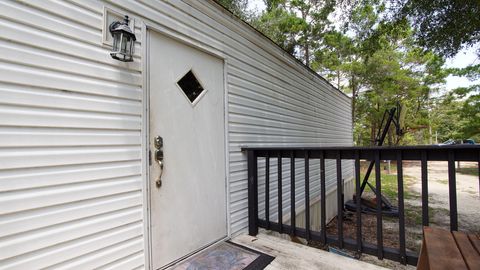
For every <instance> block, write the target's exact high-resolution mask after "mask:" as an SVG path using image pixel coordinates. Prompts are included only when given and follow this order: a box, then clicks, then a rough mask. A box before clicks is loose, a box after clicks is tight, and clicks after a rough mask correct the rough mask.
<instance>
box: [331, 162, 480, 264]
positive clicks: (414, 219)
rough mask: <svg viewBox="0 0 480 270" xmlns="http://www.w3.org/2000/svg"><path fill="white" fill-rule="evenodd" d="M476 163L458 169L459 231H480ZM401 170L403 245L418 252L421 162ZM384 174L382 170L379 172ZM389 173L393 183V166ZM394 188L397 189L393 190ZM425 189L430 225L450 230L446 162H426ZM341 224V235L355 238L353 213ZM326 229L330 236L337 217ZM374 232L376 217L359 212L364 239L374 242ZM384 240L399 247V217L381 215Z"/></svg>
mask: <svg viewBox="0 0 480 270" xmlns="http://www.w3.org/2000/svg"><path fill="white" fill-rule="evenodd" d="M477 166H478V165H477V163H476V162H471V163H468V162H462V163H461V164H460V169H457V173H456V185H457V186H456V190H457V209H458V210H457V211H458V224H459V230H460V231H468V232H477V233H478V232H480V193H479V179H478V168H477ZM403 172H404V179H405V187H404V189H405V219H406V220H405V225H406V226H405V227H406V228H405V229H406V247H407V250H411V251H414V252H419V250H420V247H421V241H422V224H421V195H420V194H421V167H420V162H404V164H403ZM384 173H385V172H382V175H383V174H384ZM390 176H391V178H390V181H391V182H392V178H393V182H394V184H395V183H396V168H392V171H391V174H390ZM382 185H383V183H382ZM390 188H391V187H390ZM395 189H396V188H395ZM382 190H383V188H382ZM393 191H394V192H396V190H393ZM428 192H429V212H430V213H429V221H430V226H435V227H441V228H445V229H449V227H450V210H449V196H448V168H447V162H436V161H431V162H429V163H428ZM372 195H373V194H372V193H369V192H366V195H365V196H364V198H365V197H367V198H368V197H369V196H372ZM393 197H394V196H393ZM389 199H390V200H391V202H392V204H393V205H397V200H396V198H389ZM343 226H344V237H346V238H351V239H355V238H356V237H355V235H356V224H355V216H354V215H348V214H347V215H346V218H345V219H344V225H343ZM327 232H328V234H332V235H335V234H336V232H337V230H336V219H334V220H332V221H331V222H330V223H329V224H328V228H327ZM376 235H377V234H376V216H375V215H367V214H362V237H363V241H364V242H368V243H372V244H376V241H377V238H376ZM383 243H384V246H387V247H393V248H398V247H399V238H398V218H389V217H384V218H383ZM360 260H362V261H368V262H370V263H374V264H377V265H380V266H384V267H387V268H390V269H414V268H412V267H411V266H403V265H401V264H399V263H396V262H392V261H389V260H383V261H379V260H378V259H376V257H375V256H369V255H362V256H361V257H360Z"/></svg>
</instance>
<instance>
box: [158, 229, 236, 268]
mask: <svg viewBox="0 0 480 270" xmlns="http://www.w3.org/2000/svg"><path fill="white" fill-rule="evenodd" d="M230 239H231V238H230V237H228V236H225V237H222V238H220V239H217V240H215V241H213V242H212V243H209V244H207V245H205V246H203V247H201V248H199V249H197V250H195V251H192V252H190V253H189V254H187V255H185V256H183V257H181V258H179V259H177V260H175V261H173V262H171V263H169V264H167V265H165V266H163V267H161V268H159V270H169V269H174V268H175V266H177V265H179V264H181V263H183V262H184V261H186V260H188V259H190V258H191V257H193V256H195V255H197V254H198V253H200V252H202V251H204V250H206V249H208V248H211V247H214V246H216V245H219V244H221V243H223V242H224V241H228V240H230Z"/></svg>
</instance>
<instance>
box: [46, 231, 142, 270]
mask: <svg viewBox="0 0 480 270" xmlns="http://www.w3.org/2000/svg"><path fill="white" fill-rule="evenodd" d="M142 250H143V239H142V237H136V238H134V239H128V240H126V241H124V242H120V243H116V244H114V245H112V246H108V247H103V248H101V249H98V250H96V251H94V252H92V253H90V254H85V255H84V256H81V257H78V258H75V259H73V260H71V261H67V262H64V263H61V264H57V265H52V266H51V267H48V268H46V269H62V270H67V269H97V268H99V267H101V266H103V265H105V264H107V263H111V262H115V261H117V260H119V259H122V258H128V257H129V256H130V255H132V254H134V255H138V253H139V252H141V251H142Z"/></svg>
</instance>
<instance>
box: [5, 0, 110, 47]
mask: <svg viewBox="0 0 480 270" xmlns="http://www.w3.org/2000/svg"><path fill="white" fill-rule="evenodd" d="M0 9H1V10H2V15H3V17H4V18H6V19H8V20H9V21H16V22H19V23H22V24H24V25H28V26H32V27H35V28H39V29H42V30H44V31H48V32H53V31H54V32H55V33H57V34H61V35H62V36H65V37H67V38H69V39H75V40H80V41H83V42H89V43H91V44H95V43H97V42H98V40H99V39H100V40H101V38H102V33H101V31H94V30H93V29H90V28H87V27H85V26H84V25H78V24H76V23H72V22H71V21H70V20H67V19H64V18H55V17H53V16H48V15H47V16H45V15H44V14H42V13H43V12H42V11H39V10H38V9H34V8H31V7H28V6H25V5H19V4H18V3H14V2H10V1H1V2H0Z"/></svg>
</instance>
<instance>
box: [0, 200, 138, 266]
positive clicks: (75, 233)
mask: <svg viewBox="0 0 480 270" xmlns="http://www.w3.org/2000/svg"><path fill="white" fill-rule="evenodd" d="M140 219H142V209H139V208H133V209H125V210H119V211H117V212H112V213H108V214H104V215H99V216H95V217H91V218H85V219H81V220H78V221H77V220H76V221H72V222H69V223H68V224H61V225H60V226H57V227H55V226H53V227H48V228H45V229H41V230H37V231H32V232H29V233H25V234H22V235H21V236H16V235H15V236H14V237H9V238H6V239H3V241H2V243H0V251H1V252H0V260H1V259H5V258H9V257H15V256H18V255H20V254H23V253H26V252H31V251H34V250H38V249H43V248H47V247H50V246H53V245H57V244H60V243H62V242H66V241H70V240H73V239H76V238H80V237H83V236H87V235H89V234H93V233H95V232H99V231H105V230H108V229H113V228H116V227H119V226H122V225H125V224H128V223H132V222H135V221H136V220H140Z"/></svg>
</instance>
